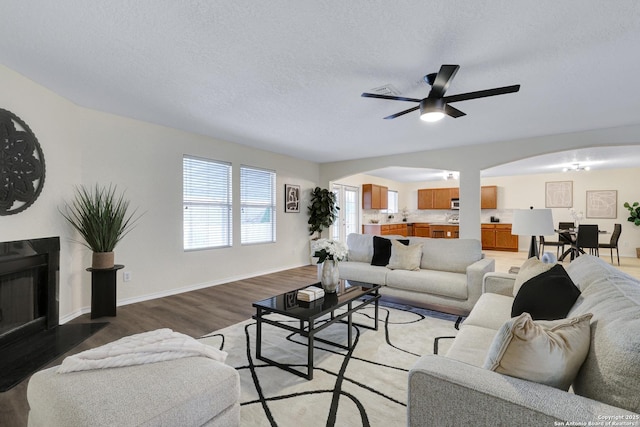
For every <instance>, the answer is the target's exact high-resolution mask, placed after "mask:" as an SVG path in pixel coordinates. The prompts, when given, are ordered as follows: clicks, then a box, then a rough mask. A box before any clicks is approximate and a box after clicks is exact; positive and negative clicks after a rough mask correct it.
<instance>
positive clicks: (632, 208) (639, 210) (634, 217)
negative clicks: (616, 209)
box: [624, 202, 640, 258]
mask: <svg viewBox="0 0 640 427" xmlns="http://www.w3.org/2000/svg"><path fill="white" fill-rule="evenodd" d="M624 207H625V208H627V210H628V211H629V218H627V221H629V222H632V223H634V224H635V225H637V226H638V227H640V203H639V202H633V203H631V204H630V203H628V202H624ZM636 256H637V257H638V258H640V248H636Z"/></svg>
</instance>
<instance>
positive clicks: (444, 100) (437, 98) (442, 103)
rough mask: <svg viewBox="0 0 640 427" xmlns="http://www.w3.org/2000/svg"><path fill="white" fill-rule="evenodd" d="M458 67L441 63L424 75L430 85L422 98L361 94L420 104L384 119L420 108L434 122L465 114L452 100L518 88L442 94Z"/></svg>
mask: <svg viewBox="0 0 640 427" xmlns="http://www.w3.org/2000/svg"><path fill="white" fill-rule="evenodd" d="M459 69H460V66H459V65H443V66H441V67H440V71H438V73H437V74H436V73H431V74H427V75H426V76H424V80H425V82H427V83H428V84H429V85H430V86H431V91H430V92H429V96H427V97H426V98H423V99H417V98H404V97H402V96H391V95H378V94H376V93H367V92H365V93H363V94H362V95H361V96H363V97H365V98H380V99H391V100H393V101H409V102H418V103H419V104H420V105H418V106H416V107H412V108H409V109H408V110H404V111H400V112H399V113H396V114H392V115H390V116H387V117H385V119H395V118H396V117H400V116H403V115H405V114H407V113H410V112H412V111H415V110H418V109H420V118H421V119H422V120H424V121H427V122H435V121H437V120H440V119H442V118H443V117H444V116H445V114H446V115H447V116H450V117H453V118H456V119H457V118H458V117H462V116H466V114H465V113H463V112H462V111H460V110H458V109H457V108H454V107H452V106H451V105H449V104H450V103H452V102H459V101H467V100H470V99H477V98H486V97H488V96H495V95H504V94H506V93H513V92H517V91H519V90H520V85H513V86H504V87H497V88H494V89H486V90H479V91H476V92H467V93H461V94H458V95H451V96H444V93H445V92H446V91H447V89H448V88H449V85H450V84H451V80H453V78H454V77H455V75H456V73H457V72H458V70H459Z"/></svg>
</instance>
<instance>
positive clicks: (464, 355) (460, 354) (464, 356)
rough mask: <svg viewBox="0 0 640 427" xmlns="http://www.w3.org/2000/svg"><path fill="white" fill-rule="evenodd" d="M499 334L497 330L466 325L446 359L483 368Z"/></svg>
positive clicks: (461, 329)
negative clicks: (494, 339) (490, 348)
mask: <svg viewBox="0 0 640 427" xmlns="http://www.w3.org/2000/svg"><path fill="white" fill-rule="evenodd" d="M497 332H498V331H496V330H495V329H489V328H483V327H481V326H473V325H465V326H463V327H461V328H460V331H459V332H458V334H457V335H456V339H455V340H453V344H451V347H450V348H449V350H448V351H447V354H446V357H448V358H450V359H455V360H458V361H460V362H464V363H468V364H470V365H473V366H477V367H482V365H483V364H484V360H485V358H486V357H487V352H488V351H489V347H491V343H492V342H493V338H494V337H495V336H496V333H497Z"/></svg>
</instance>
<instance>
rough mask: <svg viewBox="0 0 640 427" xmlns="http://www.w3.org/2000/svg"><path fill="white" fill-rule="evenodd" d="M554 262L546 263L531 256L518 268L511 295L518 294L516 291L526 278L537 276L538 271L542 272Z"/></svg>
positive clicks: (548, 268)
mask: <svg viewBox="0 0 640 427" xmlns="http://www.w3.org/2000/svg"><path fill="white" fill-rule="evenodd" d="M554 265H555V264H547V263H544V262H542V261H540V260H539V259H538V258H536V257H531V258H529V259H528V260H526V261H525V262H524V264H522V266H521V267H520V270H519V271H518V275H517V276H516V281H515V282H514V284H513V296H514V297H515V296H516V295H518V291H519V290H520V287H521V286H522V285H523V284H524V282H526V281H527V280H529V279H531V278H533V277H535V276H537V275H538V274H540V273H544V272H545V271H548V270H550V269H551V267H553V266H554Z"/></svg>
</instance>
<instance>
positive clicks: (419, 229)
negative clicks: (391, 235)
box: [413, 222, 431, 237]
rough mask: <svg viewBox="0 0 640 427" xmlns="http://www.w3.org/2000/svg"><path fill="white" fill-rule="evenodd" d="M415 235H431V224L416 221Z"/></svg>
mask: <svg viewBox="0 0 640 427" xmlns="http://www.w3.org/2000/svg"><path fill="white" fill-rule="evenodd" d="M413 235H414V236H416V237H431V229H430V228H429V224H428V223H425V222H416V223H414V224H413Z"/></svg>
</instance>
